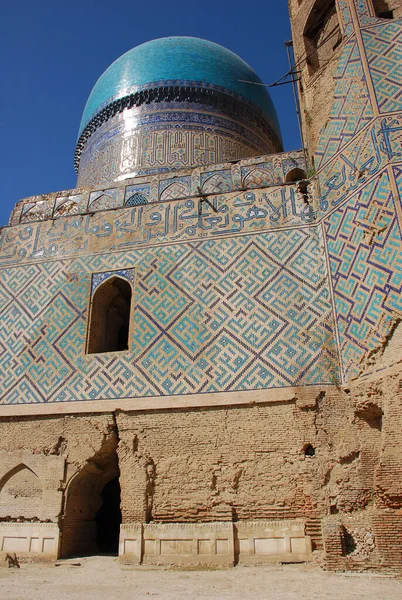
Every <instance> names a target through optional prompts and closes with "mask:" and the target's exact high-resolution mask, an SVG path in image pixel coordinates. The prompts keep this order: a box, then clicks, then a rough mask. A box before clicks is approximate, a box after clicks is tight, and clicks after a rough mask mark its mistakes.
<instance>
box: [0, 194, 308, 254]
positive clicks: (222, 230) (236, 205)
mask: <svg viewBox="0 0 402 600" xmlns="http://www.w3.org/2000/svg"><path fill="white" fill-rule="evenodd" d="M210 199H211V205H206V203H203V202H202V201H201V200H200V199H198V198H194V199H187V200H186V199H183V200H176V201H172V202H168V203H153V204H148V205H145V206H137V207H133V208H128V207H126V208H124V209H120V210H114V211H105V212H98V213H96V212H95V213H94V214H88V215H84V216H80V215H78V216H77V217H69V218H65V219H57V220H54V221H48V222H45V223H32V224H29V225H25V226H24V225H19V226H15V227H11V228H6V229H4V230H3V231H2V232H1V233H0V265H1V264H6V265H9V264H13V263H15V264H17V263H22V262H24V261H27V260H29V261H32V260H44V259H45V258H56V257H67V256H70V257H74V256H85V255H87V254H88V253H91V252H116V251H125V250H130V249H131V248H135V247H142V246H153V245H155V244H167V243H171V242H186V241H198V240H203V239H207V238H210V237H224V236H228V235H229V236H231V235H235V234H236V235H237V234H241V233H247V234H251V233H254V232H262V231H270V230H273V229H277V228H284V227H290V226H296V225H303V224H308V223H313V222H315V221H316V218H317V211H316V210H315V209H314V208H313V206H312V205H311V204H308V203H305V202H304V200H303V196H302V195H301V194H300V193H299V192H298V191H297V187H296V186H290V185H289V186H272V187H270V188H265V189H258V190H253V191H251V190H250V191H248V192H230V193H228V194H218V195H216V196H211V197H210Z"/></svg>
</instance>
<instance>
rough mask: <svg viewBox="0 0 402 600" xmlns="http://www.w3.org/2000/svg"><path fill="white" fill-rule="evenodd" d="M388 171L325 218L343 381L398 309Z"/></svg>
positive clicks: (400, 282) (401, 293) (400, 293)
mask: <svg viewBox="0 0 402 600" xmlns="http://www.w3.org/2000/svg"><path fill="white" fill-rule="evenodd" d="M395 201H399V199H395V198H394V197H393V195H392V192H391V187H390V181H389V176H388V172H387V171H385V172H383V173H382V174H381V175H380V176H379V177H378V178H375V179H374V180H373V181H371V182H370V183H369V184H367V185H366V186H365V187H364V188H363V190H362V191H360V192H359V194H358V195H357V196H356V197H352V198H351V199H350V200H349V201H348V202H347V203H346V204H344V205H343V206H342V207H340V208H339V209H338V210H337V211H335V212H334V213H332V215H331V216H330V217H329V218H327V219H326V220H325V226H326V235H327V244H328V253H329V259H330V268H331V273H332V284H333V288H334V295H335V304H336V313H337V326H338V333H339V338H340V353H341V357H342V363H343V371H344V377H345V379H347V378H349V377H352V376H354V375H356V374H357V373H358V372H359V363H360V362H361V360H362V358H364V356H365V355H366V354H367V352H369V351H370V350H372V349H373V348H375V347H377V346H378V345H379V344H380V342H381V341H382V340H383V339H384V336H385V335H386V334H387V333H388V332H389V329H390V326H391V322H392V316H393V313H395V312H397V313H399V314H400V313H401V311H402V240H401V231H400V227H399V224H398V221H397V217H396V209H395Z"/></svg>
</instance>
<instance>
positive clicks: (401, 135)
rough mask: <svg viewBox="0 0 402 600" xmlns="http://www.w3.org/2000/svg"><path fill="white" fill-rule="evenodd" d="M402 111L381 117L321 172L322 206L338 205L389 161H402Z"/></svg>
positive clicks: (325, 207) (324, 207) (331, 206)
mask: <svg viewBox="0 0 402 600" xmlns="http://www.w3.org/2000/svg"><path fill="white" fill-rule="evenodd" d="M401 143H402V114H401V113H399V114H393V115H389V116H383V117H379V118H377V119H376V120H374V121H373V122H372V124H370V125H369V126H368V127H366V128H365V129H364V131H362V132H361V133H360V134H358V135H357V136H356V137H355V138H354V139H353V141H352V142H351V143H350V144H349V145H348V146H347V147H345V148H344V149H343V151H342V152H340V153H339V154H338V155H337V156H335V157H334V158H333V159H332V160H331V161H329V163H328V164H327V165H325V167H323V168H322V169H321V170H320V171H319V173H318V181H319V185H320V189H321V199H320V202H321V208H322V210H324V211H326V210H328V209H332V208H334V207H336V206H339V205H340V204H342V202H344V201H345V200H346V199H347V198H348V197H349V195H350V194H352V193H354V192H355V191H356V190H358V189H360V188H361V187H362V186H363V185H364V184H365V182H367V181H368V179H370V178H371V177H373V176H374V175H376V174H378V173H380V171H381V170H382V169H383V168H384V167H385V166H386V165H387V164H388V163H395V162H399V161H400V160H401V156H402V153H401Z"/></svg>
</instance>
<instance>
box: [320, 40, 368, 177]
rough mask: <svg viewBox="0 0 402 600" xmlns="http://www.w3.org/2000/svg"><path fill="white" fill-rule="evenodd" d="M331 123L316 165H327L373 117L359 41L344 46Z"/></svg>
mask: <svg viewBox="0 0 402 600" xmlns="http://www.w3.org/2000/svg"><path fill="white" fill-rule="evenodd" d="M334 79H335V82H336V86H335V92H334V102H333V105H332V108H331V112H330V120H329V122H328V124H327V126H326V128H325V130H324V132H323V133H322V135H321V136H320V140H319V143H318V145H317V150H316V164H317V165H318V166H321V165H323V164H325V163H326V162H327V161H328V160H329V159H330V158H331V157H332V156H334V154H335V153H336V152H337V151H338V150H340V148H342V146H344V145H345V144H346V143H347V142H348V141H349V140H350V139H351V138H352V137H353V136H354V135H355V134H356V133H357V132H358V131H359V130H360V129H361V128H362V127H364V125H366V123H368V122H369V121H370V119H371V118H372V117H373V109H372V106H371V101H370V97H369V93H368V89H367V85H366V81H365V76H364V72H363V66H362V62H361V56H360V52H359V47H358V45H357V42H356V40H355V39H350V40H349V41H348V42H346V44H345V45H344V48H343V50H342V54H341V56H340V58H339V62H338V66H337V69H336V71H335V75H334Z"/></svg>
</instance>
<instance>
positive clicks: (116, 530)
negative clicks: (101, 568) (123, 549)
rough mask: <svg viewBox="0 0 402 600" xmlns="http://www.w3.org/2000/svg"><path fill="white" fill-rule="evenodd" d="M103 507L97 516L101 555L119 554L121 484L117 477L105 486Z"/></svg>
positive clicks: (98, 543) (97, 540)
mask: <svg viewBox="0 0 402 600" xmlns="http://www.w3.org/2000/svg"><path fill="white" fill-rule="evenodd" d="M101 500H102V505H101V507H100V508H99V510H98V512H97V513H96V516H95V522H96V543H97V545H98V550H99V552H100V553H101V554H115V555H117V554H118V552H119V534H120V525H121V510H120V483H119V478H118V477H115V478H114V479H112V480H111V481H109V483H107V484H106V485H105V487H104V488H103V490H102V492H101Z"/></svg>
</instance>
